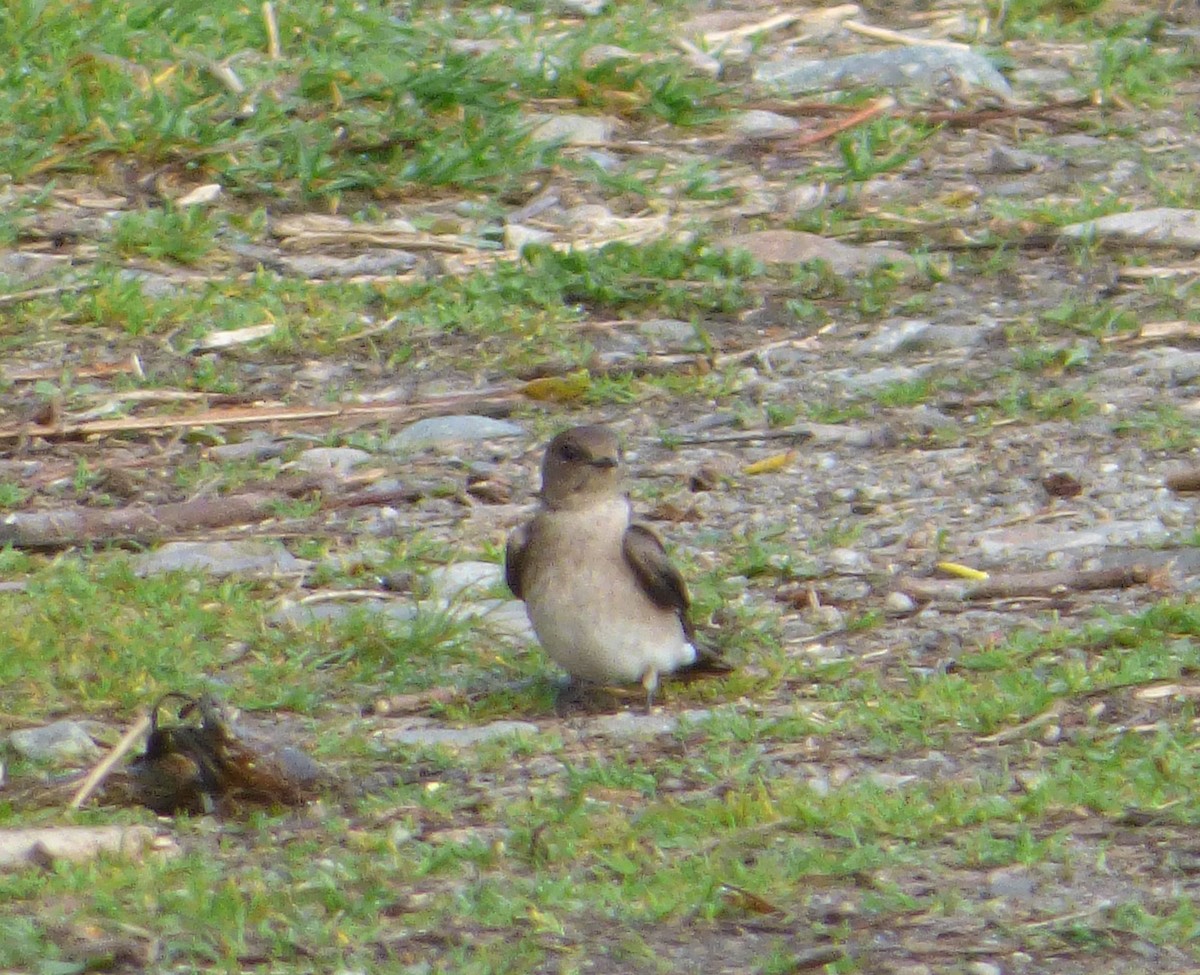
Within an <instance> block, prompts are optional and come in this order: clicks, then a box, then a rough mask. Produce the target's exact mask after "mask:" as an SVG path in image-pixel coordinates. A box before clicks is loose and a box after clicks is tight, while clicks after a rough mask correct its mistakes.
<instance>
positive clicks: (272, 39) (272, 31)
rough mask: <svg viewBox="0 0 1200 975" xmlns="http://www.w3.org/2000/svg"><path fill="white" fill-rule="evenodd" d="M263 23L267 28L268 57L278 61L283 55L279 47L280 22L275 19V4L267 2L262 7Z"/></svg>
mask: <svg viewBox="0 0 1200 975" xmlns="http://www.w3.org/2000/svg"><path fill="white" fill-rule="evenodd" d="M262 15H263V23H264V24H266V26H267V57H269V58H270V59H271V60H272V61H278V60H279V58H280V54H281V49H280V46H279V21H277V20H276V19H275V4H273V3H271V2H270V0H265V2H264V3H263V5H262Z"/></svg>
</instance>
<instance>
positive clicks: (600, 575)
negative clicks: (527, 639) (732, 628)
mask: <svg viewBox="0 0 1200 975" xmlns="http://www.w3.org/2000/svg"><path fill="white" fill-rule="evenodd" d="M628 517H629V516H628V508H627V507H626V506H625V502H624V500H623V499H622V500H621V503H620V506H619V507H616V506H613V507H612V508H611V510H609V509H604V510H600V511H597V510H595V509H591V510H588V511H581V512H554V513H553V515H551V516H550V517H548V518H547V519H546V521H545V522H544V523H543V524H542V525H540V526H539V532H540V533H544V534H542V537H539V543H547V542H549V543H551V544H550V545H549V546H547V547H548V548H549V550H551V551H555V552H558V553H562V552H563V551H569V552H571V558H570V559H567V560H564V559H562V558H556V559H554V561H553V564H552V565H551V564H539V565H535V566H532V567H531V569H532V571H531V572H530V574H529V583H528V591H527V593H526V596H525V601H526V608H527V610H528V612H529V619H530V622H531V623H532V624H533V628H534V631H535V632H536V633H537V636H538V641H539V642H540V643H541V644H542V647H543V648H544V649H545V650H546V653H548V654H549V655H550V657H551V658H553V660H554V661H555V662H556V663H557V664H558V665H559V666H561V667H562V668H563V669H565V670H567V671H568V672H570V673H571V674H574V675H575V676H576V677H581V678H583V679H585V680H592V681H597V682H633V681H638V680H641V679H642V678H643V677H644V676H645V675H646V673H647V672H648V671H653V672H655V673H670V672H671V671H674V670H678V669H679V668H680V667H683V666H685V665H686V664H690V663H692V662H693V661H694V660H695V659H696V651H695V648H694V647H692V645H691V644H690V643H689V642H688V641H687V638H686V636H685V634H684V632H683V626H682V624H681V623H680V621H679V617H678V615H677V614H676V613H675V612H674V611H673V610H669V609H662V608H660V607H658V606H655V605H654V603H652V602H651V601H650V599H649V598H648V597H647V596H646V594H645V593H644V592H643V591H642V589H641V587H640V585H639V584H638V581H637V578H636V576H635V575H634V574H633V571H632V569H630V568H629V566H628V564H627V563H626V561H625V558H624V555H623V552H622V543H623V539H624V532H625V527H626V525H627V523H628ZM547 535H551V536H556V537H546V536H547Z"/></svg>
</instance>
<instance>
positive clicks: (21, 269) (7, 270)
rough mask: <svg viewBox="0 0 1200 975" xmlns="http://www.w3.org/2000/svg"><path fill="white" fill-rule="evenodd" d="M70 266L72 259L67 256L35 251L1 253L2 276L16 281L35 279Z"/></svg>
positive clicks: (0, 269) (0, 267) (0, 271)
mask: <svg viewBox="0 0 1200 975" xmlns="http://www.w3.org/2000/svg"><path fill="white" fill-rule="evenodd" d="M69 267H70V260H69V258H67V257H65V256H58V255H53V254H38V253H37V252H35V251H5V252H4V253H0V276H3V277H5V278H8V279H9V280H10V281H14V282H17V281H20V282H27V281H33V280H36V279H37V278H40V277H43V276H45V275H49V274H53V273H54V272H55V271H58V270H66V269H67V268H69Z"/></svg>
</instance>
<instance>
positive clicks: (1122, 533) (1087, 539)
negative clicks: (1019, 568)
mask: <svg viewBox="0 0 1200 975" xmlns="http://www.w3.org/2000/svg"><path fill="white" fill-rule="evenodd" d="M1169 535H1170V533H1169V532H1168V531H1167V529H1166V528H1165V527H1164V526H1163V523H1162V522H1161V521H1159V520H1158V519H1157V518H1147V519H1143V520H1140V521H1107V522H1103V523H1101V524H1098V525H1094V526H1092V527H1091V528H1084V529H1080V530H1067V531H1053V530H1050V529H1048V528H1047V526H1045V525H1020V526H1017V527H1014V528H994V529H992V530H990V531H985V532H980V533H979V534H978V535H977V536H976V537H975V544H976V545H977V546H978V547H979V550H980V551H981V552H982V553H983V554H984V555H986V556H988V557H989V558H994V559H1002V558H1009V557H1011V556H1014V555H1049V554H1052V553H1056V552H1065V551H1070V550H1072V549H1080V548H1103V547H1104V546H1107V545H1152V544H1154V543H1155V542H1163V541H1166V540H1167V538H1168V537H1169Z"/></svg>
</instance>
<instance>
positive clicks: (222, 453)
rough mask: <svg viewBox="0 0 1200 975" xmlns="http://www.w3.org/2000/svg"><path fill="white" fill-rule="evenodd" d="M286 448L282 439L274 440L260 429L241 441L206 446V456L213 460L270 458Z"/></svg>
mask: <svg viewBox="0 0 1200 975" xmlns="http://www.w3.org/2000/svg"><path fill="white" fill-rule="evenodd" d="M285 449H286V444H284V442H283V441H282V440H276V439H274V438H273V437H271V436H270V435H269V434H265V433H263V432H262V431H260V430H256V431H254V433H252V434H250V436H248V437H247V438H246V439H245V440H243V441H242V442H241V443H226V444H218V445H217V446H216V447H209V448H208V451H207V453H208V456H209V457H211V458H212V459H213V460H217V461H222V462H228V461H240V460H270V459H271V458H272V457H278V456H279V455H280V454H282V453H283V452H284V450H285Z"/></svg>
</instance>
